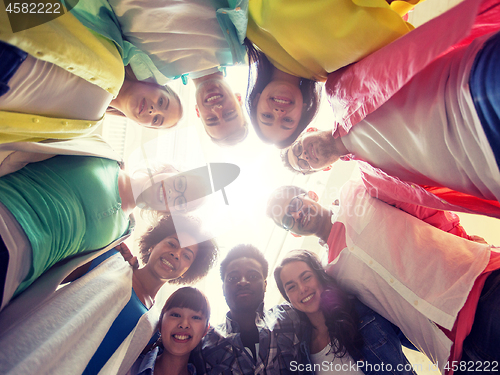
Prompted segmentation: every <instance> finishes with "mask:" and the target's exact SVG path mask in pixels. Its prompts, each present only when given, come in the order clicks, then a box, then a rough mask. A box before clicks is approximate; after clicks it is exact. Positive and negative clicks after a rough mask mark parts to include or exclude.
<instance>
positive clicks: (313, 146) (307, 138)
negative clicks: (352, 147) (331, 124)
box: [288, 130, 341, 172]
mask: <svg viewBox="0 0 500 375" xmlns="http://www.w3.org/2000/svg"><path fill="white" fill-rule="evenodd" d="M340 156H341V153H340V152H339V150H338V149H337V147H336V142H335V141H334V138H333V136H332V132H331V130H327V131H322V132H306V133H305V134H304V135H303V136H301V137H300V138H298V139H297V140H296V141H295V142H294V143H293V144H292V145H291V146H290V147H288V162H289V163H290V165H291V166H292V168H293V169H295V170H296V171H299V172H308V171H310V170H313V171H319V170H322V169H324V168H326V167H328V166H330V165H331V164H332V163H334V162H336V161H337V160H338V159H339V157H340Z"/></svg>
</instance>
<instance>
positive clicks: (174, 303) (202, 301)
mask: <svg viewBox="0 0 500 375" xmlns="http://www.w3.org/2000/svg"><path fill="white" fill-rule="evenodd" d="M175 307H179V308H187V309H191V310H193V311H199V312H200V313H201V314H203V316H204V317H205V318H207V327H208V321H209V320H210V304H209V303H208V299H207V296H205V295H204V294H203V293H202V292H201V291H200V290H198V289H196V288H193V287H191V286H185V287H183V288H179V289H177V290H176V291H175V292H173V293H172V294H171V295H170V297H168V299H167V301H166V302H165V305H163V308H162V309H161V314H160V320H159V323H158V326H159V329H160V337H159V338H158V340H157V341H156V342H155V344H154V346H159V347H161V348H164V346H163V342H162V340H161V324H162V321H163V316H164V315H165V313H166V312H167V311H168V310H170V309H173V308H175ZM200 343H201V341H200ZM200 343H198V346H199V345H200ZM154 346H153V347H154Z"/></svg>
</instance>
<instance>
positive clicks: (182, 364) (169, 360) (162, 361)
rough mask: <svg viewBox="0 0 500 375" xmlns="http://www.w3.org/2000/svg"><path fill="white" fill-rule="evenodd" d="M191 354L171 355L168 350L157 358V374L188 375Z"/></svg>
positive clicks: (155, 370)
mask: <svg viewBox="0 0 500 375" xmlns="http://www.w3.org/2000/svg"><path fill="white" fill-rule="evenodd" d="M188 360H189V354H187V355H184V356H180V357H179V356H175V355H171V354H170V353H169V352H167V351H166V350H164V351H163V353H162V354H161V355H160V356H158V358H156V362H155V367H154V373H155V375H187V374H189V372H188V369H187V365H188Z"/></svg>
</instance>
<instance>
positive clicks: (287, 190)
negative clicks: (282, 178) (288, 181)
mask: <svg viewBox="0 0 500 375" xmlns="http://www.w3.org/2000/svg"><path fill="white" fill-rule="evenodd" d="M300 194H307V190H305V189H302V188H301V187H298V186H294V185H286V186H281V187H279V188H277V189H275V190H274V191H273V192H272V193H271V196H270V197H269V199H268V200H267V207H266V215H267V216H268V217H270V218H271V219H272V218H273V214H272V213H273V208H272V207H273V205H274V201H275V200H276V199H281V198H293V197H296V196H297V195H300Z"/></svg>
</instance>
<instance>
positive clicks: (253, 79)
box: [244, 38, 321, 148]
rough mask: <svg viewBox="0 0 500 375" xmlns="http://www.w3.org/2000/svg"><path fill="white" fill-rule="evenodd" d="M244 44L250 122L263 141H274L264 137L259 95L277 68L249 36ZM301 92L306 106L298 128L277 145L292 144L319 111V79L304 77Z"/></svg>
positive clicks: (282, 146)
mask: <svg viewBox="0 0 500 375" xmlns="http://www.w3.org/2000/svg"><path fill="white" fill-rule="evenodd" d="M244 44H245V47H246V49H247V55H248V67H249V72H248V87H247V98H246V106H247V111H248V114H249V116H250V122H251V123H252V125H253V127H254V129H255V132H256V133H257V135H258V136H259V138H260V139H261V140H262V141H264V142H265V143H272V141H270V140H269V139H267V138H265V137H264V135H263V134H262V131H261V130H260V128H259V124H258V122H257V104H258V100H257V95H258V94H261V93H262V91H263V90H264V88H265V87H266V86H267V85H268V83H269V82H271V77H272V74H273V69H275V67H274V65H273V64H272V63H271V62H270V61H269V59H268V58H267V57H266V55H265V54H264V53H263V52H261V51H259V50H258V49H257V48H256V47H255V45H254V44H253V43H252V42H251V41H250V40H249V39H248V38H245V42H244ZM276 69H277V68H276ZM300 92H301V93H302V98H303V101H304V103H305V106H304V109H303V110H302V116H301V117H300V120H299V124H298V126H297V129H295V131H294V132H293V133H292V135H290V136H289V137H288V138H287V139H285V140H283V141H280V142H276V146H277V147H278V148H285V147H288V146H290V145H291V144H292V143H293V141H294V140H295V139H297V137H298V136H299V134H300V133H302V131H303V130H304V129H305V128H306V127H307V125H309V123H310V122H311V121H312V120H313V118H314V116H316V113H317V112H318V109H319V103H320V98H321V95H320V84H319V83H318V82H317V81H313V80H311V79H307V78H302V80H301V81H300Z"/></svg>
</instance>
